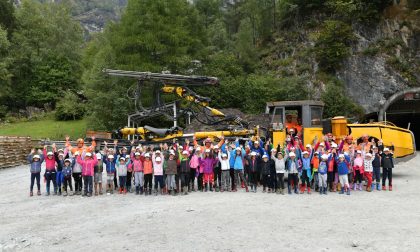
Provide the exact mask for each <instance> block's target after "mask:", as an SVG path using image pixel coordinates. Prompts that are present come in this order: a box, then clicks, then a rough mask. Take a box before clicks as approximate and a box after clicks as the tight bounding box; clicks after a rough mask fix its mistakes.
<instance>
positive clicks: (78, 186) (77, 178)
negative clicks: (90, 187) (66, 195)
mask: <svg viewBox="0 0 420 252" xmlns="http://www.w3.org/2000/svg"><path fill="white" fill-rule="evenodd" d="M73 179H74V191H75V192H81V191H82V173H81V172H78V173H73Z"/></svg>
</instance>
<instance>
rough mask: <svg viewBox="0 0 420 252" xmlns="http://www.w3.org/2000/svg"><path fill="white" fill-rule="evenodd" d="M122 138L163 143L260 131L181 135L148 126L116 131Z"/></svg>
mask: <svg viewBox="0 0 420 252" xmlns="http://www.w3.org/2000/svg"><path fill="white" fill-rule="evenodd" d="M118 133H119V134H120V135H121V136H122V137H126V136H128V135H138V136H140V138H141V139H142V140H145V141H152V142H165V141H168V140H171V139H182V138H192V137H195V138H196V139H204V138H208V137H209V138H212V139H215V138H218V139H220V138H221V137H222V136H223V137H254V136H257V135H259V134H260V129H259V128H258V127H256V128H255V129H242V130H221V131H201V132H195V133H190V134H188V133H183V131H182V129H180V128H178V127H173V128H169V129H158V128H153V127H150V126H144V127H139V128H128V127H126V128H123V129H120V130H119V131H118Z"/></svg>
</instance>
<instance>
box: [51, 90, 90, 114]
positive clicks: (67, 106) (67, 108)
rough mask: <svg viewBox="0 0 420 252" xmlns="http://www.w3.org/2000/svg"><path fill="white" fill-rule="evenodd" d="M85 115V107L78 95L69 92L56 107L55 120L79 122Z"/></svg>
mask: <svg viewBox="0 0 420 252" xmlns="http://www.w3.org/2000/svg"><path fill="white" fill-rule="evenodd" d="M84 114H85V106H84V104H81V103H80V100H79V98H78V97H77V95H76V94H74V93H73V92H71V91H67V92H66V93H65V95H64V98H63V99H61V100H59V101H58V103H57V106H56V111H55V118H56V119H57V120H58V121H67V120H78V119H81V118H82V117H83V115H84Z"/></svg>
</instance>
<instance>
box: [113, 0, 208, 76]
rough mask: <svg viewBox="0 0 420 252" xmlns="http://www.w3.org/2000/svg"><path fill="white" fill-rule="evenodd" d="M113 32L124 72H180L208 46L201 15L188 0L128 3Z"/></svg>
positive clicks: (116, 49) (117, 56)
mask: <svg viewBox="0 0 420 252" xmlns="http://www.w3.org/2000/svg"><path fill="white" fill-rule="evenodd" d="M110 30H111V33H112V34H113V36H111V37H110V42H111V45H112V47H113V48H114V50H115V54H116V60H117V62H116V63H117V64H118V65H119V66H120V67H121V68H124V69H131V70H142V71H154V72H160V71H162V70H164V69H167V70H170V71H172V72H181V71H182V70H183V69H182V66H184V65H185V64H186V62H189V61H191V60H192V59H194V56H196V55H197V54H199V53H200V49H202V48H203V44H205V43H203V41H202V40H203V39H204V38H205V32H204V29H203V25H202V22H201V21H200V20H199V15H198V12H197V10H196V9H195V8H194V7H193V6H192V5H191V4H189V3H188V1H186V0H181V1H166V0H139V1H129V2H128V5H127V8H126V12H125V13H124V15H123V16H122V18H121V22H120V23H118V24H116V25H114V26H112V27H111V29H110Z"/></svg>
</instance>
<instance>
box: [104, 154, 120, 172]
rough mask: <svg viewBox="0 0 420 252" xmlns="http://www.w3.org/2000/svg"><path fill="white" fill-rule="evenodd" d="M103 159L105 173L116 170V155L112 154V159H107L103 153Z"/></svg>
mask: <svg viewBox="0 0 420 252" xmlns="http://www.w3.org/2000/svg"><path fill="white" fill-rule="evenodd" d="M103 160H104V164H105V166H106V172H107V173H115V172H116V170H117V169H116V162H117V157H116V156H115V155H114V160H112V162H111V161H109V160H108V157H107V156H106V155H104V157H103Z"/></svg>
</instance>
